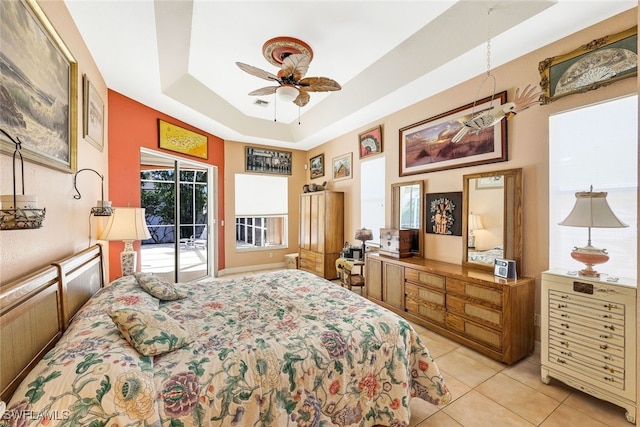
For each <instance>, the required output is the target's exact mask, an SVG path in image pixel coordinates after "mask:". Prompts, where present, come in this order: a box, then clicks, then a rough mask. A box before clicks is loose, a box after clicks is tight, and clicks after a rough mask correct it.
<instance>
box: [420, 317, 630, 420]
mask: <svg viewBox="0 0 640 427" xmlns="http://www.w3.org/2000/svg"><path fill="white" fill-rule="evenodd" d="M413 327H414V328H415V329H416V331H417V332H418V333H419V334H420V336H421V337H422V338H423V339H424V341H425V342H426V343H427V347H428V348H429V351H430V352H431V354H432V355H433V357H434V358H435V359H436V363H437V364H438V367H439V368H440V371H441V372H442V376H443V377H444V379H445V382H446V383H447V386H448V387H449V389H450V391H451V394H452V395H453V401H452V402H451V403H449V404H448V405H447V406H445V407H443V408H437V407H435V406H434V405H431V404H429V403H426V402H423V401H421V400H419V399H412V401H411V423H410V427H431V426H438V427H449V426H467V427H483V426H487V427H498V426H500V427H502V426H542V427H573V426H580V427H603V426H621V427H630V426H632V424H630V423H629V422H627V420H626V418H625V410H624V409H623V408H620V407H618V406H615V405H613V404H611V403H608V402H604V401H602V400H599V399H596V398H594V397H591V396H589V395H587V394H585V393H582V392H581V391H579V390H575V389H573V388H571V387H568V386H566V385H564V384H563V383H561V382H560V381H558V380H555V379H552V380H551V384H549V385H545V384H543V383H542V381H541V380H540V356H539V355H536V354H534V355H531V356H529V357H528V358H526V359H523V360H521V361H520V362H518V363H516V364H514V365H512V366H507V365H504V364H502V363H498V362H496V361H494V360H492V359H490V358H488V357H486V356H484V355H482V354H480V353H477V352H476V351H474V350H471V349H468V348H466V347H464V346H462V345H460V344H457V343H456V342H454V341H451V340H449V339H448V338H445V337H442V336H441V335H438V334H436V333H434V332H431V331H429V330H427V329H426V328H424V327H422V326H420V325H415V324H414V325H413Z"/></svg>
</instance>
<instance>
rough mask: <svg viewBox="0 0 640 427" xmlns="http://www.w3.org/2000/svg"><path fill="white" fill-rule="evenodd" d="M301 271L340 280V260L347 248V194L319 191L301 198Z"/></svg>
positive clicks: (304, 194) (303, 195) (305, 194)
mask: <svg viewBox="0 0 640 427" xmlns="http://www.w3.org/2000/svg"><path fill="white" fill-rule="evenodd" d="M298 238H299V245H300V256H299V268H300V269H301V270H305V271H308V272H310V273H314V274H317V275H318V276H320V277H324V278H325V279H336V278H337V277H338V273H337V271H336V260H337V259H338V258H339V257H340V251H341V250H342V248H343V246H344V193H343V192H341V191H316V192H312V193H303V194H302V195H300V233H299V236H298Z"/></svg>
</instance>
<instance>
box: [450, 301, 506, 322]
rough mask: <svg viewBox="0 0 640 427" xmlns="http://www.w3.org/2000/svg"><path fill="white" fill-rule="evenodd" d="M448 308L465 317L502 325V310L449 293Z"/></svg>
mask: <svg viewBox="0 0 640 427" xmlns="http://www.w3.org/2000/svg"><path fill="white" fill-rule="evenodd" d="M447 310H448V311H450V312H452V313H455V314H460V315H463V316H465V317H473V318H474V319H476V320H479V321H481V322H486V323H488V324H490V325H491V326H495V327H500V326H502V312H501V311H499V310H494V309H492V308H489V307H485V306H483V305H480V304H478V303H475V302H471V301H467V300H465V299H462V298H458V297H456V296H453V295H450V294H447Z"/></svg>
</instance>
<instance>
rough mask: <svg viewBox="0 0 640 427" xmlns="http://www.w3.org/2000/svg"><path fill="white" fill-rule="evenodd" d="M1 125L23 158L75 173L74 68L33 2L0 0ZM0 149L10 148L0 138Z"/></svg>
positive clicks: (75, 76)
mask: <svg viewBox="0 0 640 427" xmlns="http://www.w3.org/2000/svg"><path fill="white" fill-rule="evenodd" d="M0 15H1V16H2V19H0V34H2V42H1V43H0V61H1V62H2V65H3V67H2V80H1V81H0V100H1V105H2V109H0V127H2V129H4V130H5V131H6V132H7V133H8V134H10V135H11V136H12V137H13V138H14V139H18V140H20V141H21V149H22V150H21V152H22V155H23V157H24V159H25V160H27V161H31V162H34V163H39V164H42V165H44V166H47V167H51V168H54V169H58V170H62V171H65V172H69V173H71V172H75V170H76V168H77V166H76V164H77V143H78V140H77V137H78V135H77V128H78V126H77V120H78V119H77V117H78V64H77V62H76V60H75V58H74V57H73V55H72V54H71V52H70V51H69V49H68V48H67V46H66V45H65V44H64V42H63V41H62V39H61V38H60V36H59V35H58V33H57V32H56V31H55V29H54V28H53V25H52V24H51V22H49V20H48V19H47V17H46V15H45V14H44V12H43V11H42V9H41V8H40V6H39V5H38V3H37V2H36V1H35V0H16V1H2V2H0ZM0 150H1V151H2V152H3V153H13V152H14V150H15V144H13V143H11V141H9V140H8V139H6V138H4V137H2V138H1V139H0Z"/></svg>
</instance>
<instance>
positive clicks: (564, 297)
mask: <svg viewBox="0 0 640 427" xmlns="http://www.w3.org/2000/svg"><path fill="white" fill-rule="evenodd" d="M560 298H562V299H571V298H569V295H562V296H561V297H560Z"/></svg>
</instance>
